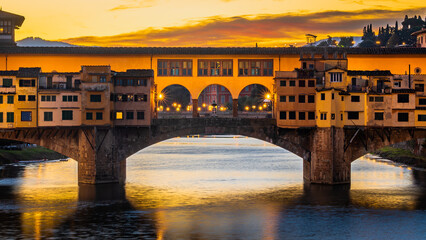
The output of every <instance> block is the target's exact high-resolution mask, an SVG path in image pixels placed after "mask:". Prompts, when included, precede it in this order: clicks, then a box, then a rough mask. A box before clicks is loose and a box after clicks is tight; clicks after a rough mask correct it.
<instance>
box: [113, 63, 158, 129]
mask: <svg viewBox="0 0 426 240" xmlns="http://www.w3.org/2000/svg"><path fill="white" fill-rule="evenodd" d="M113 82H114V94H113V101H114V117H113V118H114V125H117V126H135V125H138V126H149V125H150V124H151V119H152V118H153V117H154V116H153V114H154V112H156V111H155V109H154V108H155V106H156V103H155V102H154V93H155V87H154V71H153V70H151V69H131V70H127V71H125V72H113Z"/></svg>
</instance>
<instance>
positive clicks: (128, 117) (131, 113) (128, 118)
mask: <svg viewBox="0 0 426 240" xmlns="http://www.w3.org/2000/svg"><path fill="white" fill-rule="evenodd" d="M133 118H134V113H133V111H128V112H126V119H127V120H132V119H133Z"/></svg>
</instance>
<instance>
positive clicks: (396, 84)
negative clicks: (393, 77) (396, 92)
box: [393, 82, 401, 87]
mask: <svg viewBox="0 0 426 240" xmlns="http://www.w3.org/2000/svg"><path fill="white" fill-rule="evenodd" d="M393 86H394V87H401V82H394V83H393Z"/></svg>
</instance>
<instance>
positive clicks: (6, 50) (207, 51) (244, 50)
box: [0, 47, 426, 55]
mask: <svg viewBox="0 0 426 240" xmlns="http://www.w3.org/2000/svg"><path fill="white" fill-rule="evenodd" d="M325 51H326V52H328V53H329V54H333V53H334V52H339V53H341V52H342V51H345V52H346V53H347V54H348V55H357V54H377V55H382V54H383V55H392V54H426V48H410V47H406V48H322V47H303V48H294V47H292V48H261V47H251V48H249V47H0V54H93V55H152V54H155V55H171V54H176V55H191V54H194V55H280V54H287V55H298V54H300V53H307V52H312V53H315V54H323V53H324V52H325Z"/></svg>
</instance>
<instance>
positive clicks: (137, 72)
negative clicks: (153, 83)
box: [115, 69, 154, 77]
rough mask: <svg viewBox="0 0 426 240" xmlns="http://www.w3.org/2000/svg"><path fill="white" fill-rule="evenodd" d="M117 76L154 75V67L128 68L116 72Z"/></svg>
mask: <svg viewBox="0 0 426 240" xmlns="http://www.w3.org/2000/svg"><path fill="white" fill-rule="evenodd" d="M115 76H117V77H154V71H153V70H152V69H128V70H127V71H125V72H115Z"/></svg>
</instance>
